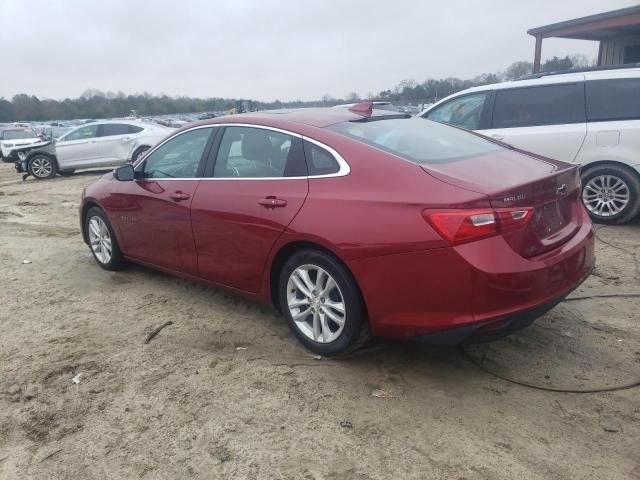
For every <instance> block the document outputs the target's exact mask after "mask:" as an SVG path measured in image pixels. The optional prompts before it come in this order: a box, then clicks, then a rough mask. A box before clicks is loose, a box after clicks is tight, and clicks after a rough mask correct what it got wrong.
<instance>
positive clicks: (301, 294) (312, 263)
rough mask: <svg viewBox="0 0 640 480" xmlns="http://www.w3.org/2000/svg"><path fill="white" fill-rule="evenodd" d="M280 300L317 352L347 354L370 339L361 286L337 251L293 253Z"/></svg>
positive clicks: (302, 339)
mask: <svg viewBox="0 0 640 480" xmlns="http://www.w3.org/2000/svg"><path fill="white" fill-rule="evenodd" d="M332 282H333V283H332ZM278 299H279V303H280V308H281V311H282V312H283V314H284V316H285V318H286V320H287V323H288V324H289V328H290V329H291V331H292V333H293V334H294V335H295V337H296V338H297V339H298V341H300V343H302V344H303V345H304V346H305V347H306V348H307V349H308V350H310V351H311V352H313V353H316V354H319V355H323V356H326V357H333V356H337V355H344V354H347V353H349V352H351V351H353V350H355V349H357V348H359V347H360V346H362V345H363V344H364V343H366V341H367V340H368V338H369V328H368V322H367V318H366V308H365V305H364V301H363V299H362V296H361V294H360V290H359V289H358V286H357V284H356V282H355V280H354V278H353V277H352V275H351V273H350V272H349V271H348V270H347V269H346V268H345V267H344V266H343V265H342V264H341V263H340V262H339V261H337V260H336V259H335V258H333V257H332V256H331V255H328V254H326V253H324V252H321V251H319V250H311V249H308V250H301V251H298V252H296V253H294V254H293V255H291V257H289V258H288V259H287V260H286V261H285V263H284V265H283V267H282V271H281V273H280V279H279V282H278ZM294 317H295V319H294Z"/></svg>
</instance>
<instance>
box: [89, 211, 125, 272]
mask: <svg viewBox="0 0 640 480" xmlns="http://www.w3.org/2000/svg"><path fill="white" fill-rule="evenodd" d="M84 222H85V223H84V228H85V232H86V233H87V239H88V240H89V246H90V247H91V253H92V254H93V258H94V259H95V260H96V262H98V265H100V266H101V267H102V268H104V269H105V270H112V271H115V270H122V269H123V268H124V267H125V266H126V265H127V261H126V260H125V258H124V257H123V256H122V252H121V251H120V246H119V245H118V240H117V239H116V236H115V234H114V233H113V228H112V227H111V223H110V222H109V219H108V218H107V216H106V215H105V213H104V212H103V211H102V210H101V209H100V208H98V207H91V208H90V209H89V211H88V212H87V214H86V216H85V219H84Z"/></svg>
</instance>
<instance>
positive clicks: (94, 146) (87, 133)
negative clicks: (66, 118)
mask: <svg viewBox="0 0 640 480" xmlns="http://www.w3.org/2000/svg"><path fill="white" fill-rule="evenodd" d="M97 138H98V125H97V124H91V125H85V126H83V127H80V128H78V129H76V130H73V131H71V132H69V133H68V134H67V135H65V136H64V137H62V138H60V139H59V140H58V141H57V142H56V158H57V159H58V165H59V166H60V168H68V167H74V168H81V167H90V166H92V165H94V164H95V163H96V162H98V161H99V158H100V154H99V150H98V142H97Z"/></svg>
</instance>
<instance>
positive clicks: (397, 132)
mask: <svg viewBox="0 0 640 480" xmlns="http://www.w3.org/2000/svg"><path fill="white" fill-rule="evenodd" d="M328 128H329V129H330V130H333V131H335V132H338V133H341V134H343V135H346V136H348V137H351V138H354V139H356V140H359V141H361V142H364V143H366V144H369V145H372V146H374V147H377V148H380V149H382V150H385V151H387V152H389V153H393V154H394V155H398V156H400V157H403V158H406V159H407V160H411V161H412V162H415V163H419V164H421V165H425V164H430V163H446V162H452V161H456V160H462V159H465V158H469V157H475V156H480V155H484V154H487V153H493V152H498V151H502V150H504V147H501V146H500V145H498V144H495V143H493V142H490V141H489V140H485V139H483V138H480V137H478V136H476V135H473V134H472V133H468V132H465V131H463V130H459V129H457V128H454V127H450V126H448V125H442V124H440V123H437V122H432V121H431V120H425V119H423V118H419V117H413V118H406V119H405V118H402V119H388V120H373V121H368V122H344V123H338V124H335V125H331V126H330V127H328Z"/></svg>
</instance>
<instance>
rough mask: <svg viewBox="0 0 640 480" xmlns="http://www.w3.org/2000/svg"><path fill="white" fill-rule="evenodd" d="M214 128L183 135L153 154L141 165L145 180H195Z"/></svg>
mask: <svg viewBox="0 0 640 480" xmlns="http://www.w3.org/2000/svg"><path fill="white" fill-rule="evenodd" d="M212 130H213V128H198V129H196V130H190V131H188V132H185V133H181V134H179V135H177V136H175V137H173V138H172V139H171V140H169V141H167V142H166V143H164V144H163V145H161V146H160V147H158V148H157V149H156V150H154V151H153V152H151V153H150V154H149V155H148V156H146V157H145V159H144V160H143V161H142V163H141V168H140V167H137V168H136V170H138V171H142V176H143V177H144V178H195V177H196V176H197V173H198V166H199V165H200V160H201V159H202V154H203V153H204V149H205V147H206V146H207V142H208V141H209V136H210V135H211V131H212Z"/></svg>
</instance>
